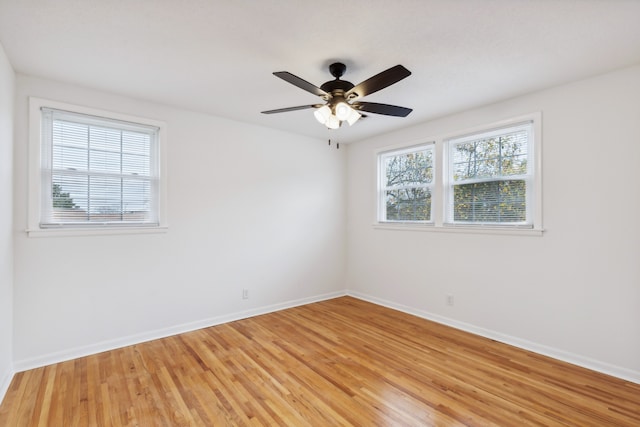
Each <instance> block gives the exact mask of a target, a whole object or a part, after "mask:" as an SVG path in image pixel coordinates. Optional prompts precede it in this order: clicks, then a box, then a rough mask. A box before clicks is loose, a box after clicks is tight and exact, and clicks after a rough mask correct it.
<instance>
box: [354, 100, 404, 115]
mask: <svg viewBox="0 0 640 427" xmlns="http://www.w3.org/2000/svg"><path fill="white" fill-rule="evenodd" d="M351 106H352V107H353V108H355V109H356V110H359V111H366V112H368V113H375V114H384V115H385V116H395V117H407V116H408V115H409V113H410V112H412V111H413V110H412V109H411V108H405V107H398V106H397V105H389V104H378V103H377V102H354V103H353V104H351Z"/></svg>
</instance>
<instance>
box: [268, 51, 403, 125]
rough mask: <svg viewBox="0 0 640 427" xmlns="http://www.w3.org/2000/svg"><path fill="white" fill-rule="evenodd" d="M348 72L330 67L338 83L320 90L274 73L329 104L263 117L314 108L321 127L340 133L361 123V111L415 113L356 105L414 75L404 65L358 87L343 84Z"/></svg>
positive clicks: (284, 73)
mask: <svg viewBox="0 0 640 427" xmlns="http://www.w3.org/2000/svg"><path fill="white" fill-rule="evenodd" d="M346 70H347V66H346V65H344V64H343V63H341V62H335V63H333V64H331V65H330V66H329V72H330V73H331V75H332V76H333V77H335V80H329V81H328V82H325V83H323V84H322V85H321V86H320V87H317V86H314V85H313V84H311V83H309V82H308V81H306V80H303V79H301V78H300V77H298V76H295V75H293V74H291V73H289V72H287V71H278V72H275V73H273V74H274V75H275V76H277V77H280V78H281V79H282V80H284V81H286V82H288V83H291V84H292V85H294V86H297V87H299V88H300V89H303V90H306V91H307V92H310V93H312V94H314V95H317V96H319V97H320V98H322V100H323V101H325V103H324V104H311V105H301V106H298V107H288V108H279V109H276V110H268V111H263V112H262V113H263V114H274V113H285V112H288V111H296V110H304V109H307V108H314V109H315V111H314V115H315V117H316V119H317V120H318V121H319V122H320V123H321V124H323V125H325V126H327V127H328V128H329V129H338V128H339V127H340V126H341V125H342V123H343V122H345V121H346V122H347V123H349V125H353V124H354V123H355V122H357V121H358V119H359V118H360V117H362V114H360V111H364V112H367V113H374V114H384V115H386V116H395V117H406V116H407V115H408V114H409V113H410V112H411V111H412V109H411V108H405V107H399V106H397V105H389V104H379V103H377V102H362V101H356V100H357V99H359V98H361V97H363V96H366V95H370V94H372V93H374V92H377V91H379V90H381V89H384V88H386V87H388V86H391V85H392V84H394V83H397V82H399V81H400V80H402V79H404V78H405V77H409V76H410V75H411V71H409V70H407V69H406V68H405V67H403V66H402V65H396V66H395V67H391V68H389V69H388V70H385V71H383V72H381V73H379V74H376V75H375V76H373V77H371V78H369V79H367V80H365V81H363V82H362V83H360V84H358V85H354V84H353V83H351V82H348V81H346V80H340V77H342V75H343V74H344V73H345V71H346Z"/></svg>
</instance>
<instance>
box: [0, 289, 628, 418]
mask: <svg viewBox="0 0 640 427" xmlns="http://www.w3.org/2000/svg"><path fill="white" fill-rule="evenodd" d="M0 426H1V427H4V426H10V427H15V426H19V427H35V426H38V427H45V426H65V427H66V426H77V427H84V426H116V427H119V426H167V427H173V426H296V427H297V426H323V427H325V426H438V427H441V426H451V427H454V426H455V427H458V426H482V427H487V426H518V427H520V426H580V427H583V426H585V427H588V426H594V427H596V426H597V427H604V426H616V427H627V426H628V427H631V426H634V427H637V426H640V385H639V384H634V383H630V382H628V381H623V380H620V379H617V378H613V377H610V376H606V375H603V374H599V373H596V372H593V371H589V370H586V369H583V368H580V367H577V366H574V365H570V364H567V363H563V362H559V361H557V360H553V359H550V358H548V357H545V356H541V355H538V354H535V353H531V352H527V351H524V350H521V349H518V348H515V347H512V346H508V345H505V344H501V343H498V342H495V341H492V340H490V339H486V338H482V337H478V336H474V335H472V334H468V333H466V332H463V331H460V330H456V329H452V328H449V327H446V326H444V325H440V324H436V323H433V322H429V321H427V320H424V319H421V318H418V317H415V316H411V315H408V314H406V313H401V312H398V311H394V310H390V309H388V308H384V307H380V306H377V305H374V304H371V303H367V302H364V301H361V300H357V299H355V298H351V297H343V298H336V299H333V300H329V301H323V302H319V303H315V304H309V305H306V306H301V307H296V308H292V309H288V310H283V311H279V312H275V313H271V314H266V315H262V316H256V317H253V318H249V319H245V320H240V321H237V322H231V323H227V324H223V325H219V326H215V327H211V328H206V329H201V330H198V331H194V332H190V333H186V334H181V335H177V336H173V337H169V338H165V339H161V340H155V341H150V342H147V343H142V344H137V345H134V346H129V347H125V348H122V349H118V350H113V351H110V352H104V353H100V354H96V355H92V356H88V357H84V358H80V359H76V360H73V361H68V362H63V363H59V364H55V365H51V366H46V367H43V368H38V369H33V370H30V371H26V372H20V373H18V374H16V375H15V377H14V379H13V381H12V383H11V385H10V387H9V390H8V392H7V395H6V397H5V399H4V401H3V402H2V404H1V405H0Z"/></svg>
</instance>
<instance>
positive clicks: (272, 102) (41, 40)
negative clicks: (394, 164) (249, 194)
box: [0, 0, 640, 142]
mask: <svg viewBox="0 0 640 427" xmlns="http://www.w3.org/2000/svg"><path fill="white" fill-rule="evenodd" d="M0 42H1V43H2V45H3V46H4V49H5V51H6V53H7V55H8V57H9V60H10V61H11V63H12V65H13V67H14V69H15V70H16V71H17V72H19V73H23V74H27V75H32V76H39V77H46V78H50V79H54V80H59V81H63V82H70V83H73V84H77V85H81V86H86V87H91V88H97V89H101V90H106V91H110V92H113V93H117V94H122V95H127V96H131V97H135V98H139V99H145V100H150V101H155V102H160V103H164V104H169V105H173V106H176V107H180V108H186V109H189V110H195V111H201V112H206V113H211V114H214V115H217V116H222V117H227V118H231V119H236V120H241V121H246V122H251V123H255V124H259V125H264V126H269V127H273V128H278V129H283V130H287V131H290V132H295V133H299V134H304V135H308V136H312V137H318V138H326V137H327V136H328V135H329V131H327V130H326V129H325V128H324V127H322V126H321V125H320V124H318V123H317V122H316V121H315V119H314V118H313V114H312V112H311V110H302V111H295V112H289V113H282V114H277V115H263V114H260V111H262V110H268V109H275V108H281V107H290V106H297V105H305V104H313V103H316V102H317V101H319V98H317V97H315V96H314V95H311V94H310V93H308V92H305V91H303V90H301V89H298V88H296V87H295V86H292V85H290V84H288V83H286V82H284V81H283V80H280V79H278V78H276V77H275V76H273V75H272V74H271V73H272V72H274V71H289V72H291V73H293V74H296V75H297V76H299V77H301V78H303V79H305V80H307V81H309V82H311V83H313V84H315V85H318V86H319V85H320V84H322V83H323V82H325V81H327V80H330V79H331V76H330V74H329V72H328V68H327V67H328V65H329V64H330V63H331V62H334V61H336V60H340V61H341V62H344V63H345V64H346V65H347V73H346V74H345V75H344V76H343V79H345V80H349V81H351V82H352V83H354V84H357V83H359V82H361V81H362V80H365V79H367V78H369V77H371V76H372V75H374V74H377V73H378V72H380V71H382V70H385V69H387V68H389V67H391V66H394V65H396V64H402V65H404V66H405V67H407V68H408V69H409V70H410V71H412V73H413V75H411V76H410V77H408V78H406V79H404V80H402V81H401V82H399V83H397V84H395V85H393V86H391V87H389V88H387V89H384V90H382V91H380V92H377V93H375V94H372V95H370V96H367V97H365V98H363V99H362V100H364V101H371V102H382V103H388V104H395V105H401V106H405V107H410V108H413V110H414V111H413V113H411V114H410V115H409V116H408V117H407V118H396V117H386V116H380V115H375V114H370V115H369V117H368V118H367V119H366V120H363V121H361V122H358V123H357V124H356V125H354V126H353V127H351V128H349V127H348V126H346V125H345V127H343V128H341V129H340V130H339V131H337V132H338V133H337V134H336V133H335V132H336V131H332V132H333V133H334V135H335V136H337V137H338V139H339V140H340V141H341V142H350V141H355V140H359V139H362V138H366V137H368V136H371V135H374V134H377V133H384V132H388V131H391V130H393V129H397V128H399V127H403V126H408V125H412V124H416V123H419V122H424V121H426V120H429V119H433V118H435V117H439V116H443V115H446V114H450V113H453V112H457V111H461V110H465V109H468V108H472V107H475V106H478V105H483V104H488V103H492V102H495V101H499V100H502V99H506V98H510V97H513V96H517V95H520V94H523V93H527V92H531V91H535V90H539V89H542V88H546V87H550V86H554V85H558V84H562V83H565V82H568V81H572V80H576V79H580V78H584V77H587V76H591V75H595V74H599V73H603V72H606V71H609V70H613V69H617V68H622V67H625V66H628V65H632V64H637V63H640V0H394V1H390V0H349V1H344V0H342V1H336V0H324V1H318V0H315V1H302V0H301V1H293V0H255V1H251V0H217V1H214V0H102V1H97V0H96V1H93V0H55V1H54V0H0Z"/></svg>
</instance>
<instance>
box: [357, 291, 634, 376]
mask: <svg viewBox="0 0 640 427" xmlns="http://www.w3.org/2000/svg"><path fill="white" fill-rule="evenodd" d="M347 295H349V296H352V297H354V298H358V299H361V300H364V301H368V302H371V303H374V304H377V305H381V306H384V307H388V308H392V309H394V310H398V311H402V312H404V313H408V314H412V315H414V316H418V317H422V318H423V319H427V320H432V321H434V322H437V323H441V324H443V325H447V326H451V327H452V328H456V329H460V330H462V331H465V332H470V333H472V334H475V335H479V336H482V337H485V338H489V339H492V340H495V341H499V342H502V343H505V344H509V345H512V346H515V347H519V348H522V349H524V350H528V351H532V352H534V353H538V354H542V355H544V356H549V357H552V358H554V359H558V360H561V361H563V362H567V363H571V364H573V365H577V366H581V367H583V368H587V369H590V370H592V371H596V372H601V373H603V374H607V375H611V376H614V377H617V378H620V379H623V380H625V381H631V382H633V383H636V384H640V372H638V371H634V370H631V369H627V368H623V367H620V366H615V365H611V364H609V363H605V362H601V361H599V360H594V359H591V358H588V357H584V356H580V355H578V354H574V353H570V352H568V351H564V350H560V349H557V348H553V347H549V346H546V345H542V344H538V343H535V342H531V341H527V340H524V339H521V338H517V337H513V336H510V335H506V334H503V333H500V332H496V331H492V330H489V329H485V328H481V327H479V326H475V325H472V324H469V323H464V322H459V321H457V320H454V319H450V318H448V317H444V316H440V315H437V314H433V313H429V312H426V311H423V310H419V309H416V308H413V307H409V306H406V305H403V304H398V303H395V302H393V301H387V300H384V299H381V298H377V297H374V296H371V295H367V294H363V293H360V292H356V291H349V290H348V291H347Z"/></svg>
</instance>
